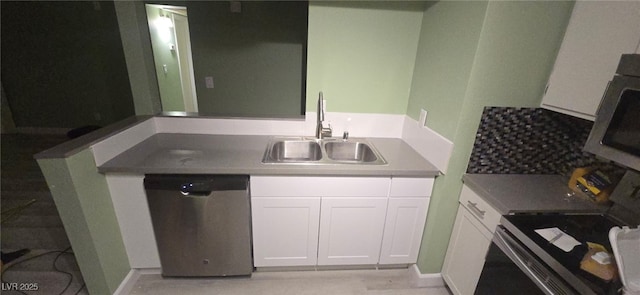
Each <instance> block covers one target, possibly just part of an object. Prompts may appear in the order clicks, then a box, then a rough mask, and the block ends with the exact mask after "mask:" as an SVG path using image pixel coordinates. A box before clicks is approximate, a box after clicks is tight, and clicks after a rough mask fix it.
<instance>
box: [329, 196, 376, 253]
mask: <svg viewBox="0 0 640 295" xmlns="http://www.w3.org/2000/svg"><path fill="white" fill-rule="evenodd" d="M321 208H322V209H321V213H320V237H319V241H318V265H363V264H376V263H378V258H379V255H380V241H381V240H382V232H383V229H384V218H385V215H386V210H387V198H368V197H323V198H322V206H321Z"/></svg>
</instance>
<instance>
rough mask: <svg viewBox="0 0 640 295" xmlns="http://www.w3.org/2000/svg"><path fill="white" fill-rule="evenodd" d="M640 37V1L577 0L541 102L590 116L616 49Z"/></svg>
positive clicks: (633, 45) (631, 46)
mask: <svg viewBox="0 0 640 295" xmlns="http://www.w3.org/2000/svg"><path fill="white" fill-rule="evenodd" d="M639 43H640V2H638V1H576V3H575V6H574V8H573V12H572V15H571V19H570V20H569V25H568V26H567V31H566V33H565V36H564V39H563V41H562V45H561V47H560V51H559V52H558V57H557V58H556V61H555V65H554V68H553V72H552V73H551V76H550V77H549V82H548V84H547V90H546V92H545V95H544V97H543V99H542V107H544V108H547V109H551V110H554V111H558V112H561V113H565V114H569V115H572V116H576V117H580V118H584V119H588V120H594V118H595V114H596V111H597V109H598V106H599V104H600V101H601V99H602V95H603V94H604V92H605V90H606V88H607V84H608V82H609V81H610V80H611V78H612V77H613V75H614V74H615V71H616V68H617V66H618V62H619V60H620V55H621V54H625V53H634V52H636V50H638V44H639Z"/></svg>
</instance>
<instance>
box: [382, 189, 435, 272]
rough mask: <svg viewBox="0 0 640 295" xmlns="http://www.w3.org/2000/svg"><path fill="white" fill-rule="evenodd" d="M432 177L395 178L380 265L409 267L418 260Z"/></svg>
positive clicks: (390, 196) (390, 195) (388, 207)
mask: <svg viewBox="0 0 640 295" xmlns="http://www.w3.org/2000/svg"><path fill="white" fill-rule="evenodd" d="M433 182H434V179H433V178H392V179H391V190H390V192H389V203H388V205H387V217H386V219H385V226H384V236H383V238H382V248H381V251H380V261H379V263H380V264H410V263H415V262H416V261H417V259H418V253H419V251H420V244H421V242H422V232H423V230H424V225H425V222H426V220H427V210H428V209H429V200H430V198H429V197H430V196H431V191H432V189H433Z"/></svg>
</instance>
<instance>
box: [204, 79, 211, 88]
mask: <svg viewBox="0 0 640 295" xmlns="http://www.w3.org/2000/svg"><path fill="white" fill-rule="evenodd" d="M204 81H205V84H207V88H213V77H204Z"/></svg>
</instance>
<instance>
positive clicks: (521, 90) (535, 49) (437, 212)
mask: <svg viewBox="0 0 640 295" xmlns="http://www.w3.org/2000/svg"><path fill="white" fill-rule="evenodd" d="M440 4H444V5H453V3H440ZM435 7H437V6H434V7H432V8H431V9H433V8H435ZM572 7H573V2H564V1H562V2H551V1H544V2H542V1H541V2H537V1H514V2H506V1H505V2H500V1H496V2H489V3H488V5H487V8H486V14H485V17H484V21H483V23H482V29H481V32H480V38H479V41H478V45H477V50H476V53H475V57H474V59H473V65H472V67H471V73H470V75H469V80H468V83H467V89H466V92H465V94H464V98H463V102H462V104H461V109H460V110H453V112H452V113H451V114H448V116H447V115H446V114H445V115H443V116H434V118H433V119H434V120H433V121H431V122H430V124H432V125H434V126H441V125H443V124H455V125H457V127H456V129H455V130H454V132H453V133H452V136H451V135H449V136H451V139H452V141H453V142H454V145H455V146H454V149H453V154H452V156H451V161H450V163H449V167H448V172H447V175H444V176H441V177H438V178H437V181H436V184H435V186H434V192H433V195H432V197H431V203H430V207H429V215H428V218H427V226H426V228H425V232H424V236H423V242H422V248H421V251H420V256H419V258H418V266H419V268H420V271H421V272H423V273H437V272H440V270H441V267H442V263H443V261H444V255H445V253H446V248H447V245H448V241H449V236H450V234H451V229H452V228H453V222H454V219H455V214H456V212H457V206H458V198H459V194H460V190H461V188H462V180H461V178H462V175H463V174H464V172H465V170H466V167H467V164H468V159H469V156H470V154H471V149H472V146H473V142H474V139H475V132H476V130H477V128H478V124H479V122H480V116H481V114H482V110H483V108H484V107H485V106H515V107H537V106H539V104H540V100H541V98H542V94H543V91H544V88H545V84H546V81H547V79H548V77H549V74H550V72H551V69H552V67H553V63H554V61H555V57H556V55H557V51H558V48H559V47H560V43H561V42H562V37H563V34H564V31H565V29H566V26H567V23H568V21H569V18H570V16H571V10H572ZM427 14H429V12H428V11H427ZM425 17H426V15H425ZM455 29H456V30H458V29H459V28H458V27H455ZM469 29H472V28H469ZM442 36H443V38H446V37H447V35H446V34H445V35H442ZM432 42H439V39H433V40H432ZM421 49H422V48H421ZM421 49H420V50H421ZM415 83H417V82H414V84H415ZM416 105H420V103H417V104H416ZM407 112H408V113H412V114H415V110H407ZM443 112H444V110H443ZM436 120H437V121H438V122H436ZM439 121H442V122H439ZM443 130H446V129H443ZM447 132H451V131H447Z"/></svg>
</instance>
